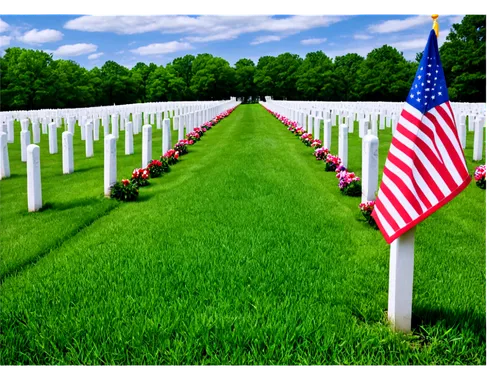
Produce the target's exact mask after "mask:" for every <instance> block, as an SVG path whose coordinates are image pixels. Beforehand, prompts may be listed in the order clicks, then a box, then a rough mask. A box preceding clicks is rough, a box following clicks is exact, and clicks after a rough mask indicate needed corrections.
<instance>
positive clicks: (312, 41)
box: [300, 38, 326, 46]
mask: <svg viewBox="0 0 500 375" xmlns="http://www.w3.org/2000/svg"><path fill="white" fill-rule="evenodd" d="M325 42H326V38H313V39H303V40H301V41H300V44H302V45H304V46H310V45H313V44H321V43H325Z"/></svg>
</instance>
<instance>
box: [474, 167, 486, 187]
mask: <svg viewBox="0 0 500 375" xmlns="http://www.w3.org/2000/svg"><path fill="white" fill-rule="evenodd" d="M474 180H476V185H477V186H479V187H480V188H481V189H486V165H480V166H478V167H476V170H475V171H474Z"/></svg>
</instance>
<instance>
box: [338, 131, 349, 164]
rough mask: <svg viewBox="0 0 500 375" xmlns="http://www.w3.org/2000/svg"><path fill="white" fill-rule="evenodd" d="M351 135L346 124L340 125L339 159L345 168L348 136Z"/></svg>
mask: <svg viewBox="0 0 500 375" xmlns="http://www.w3.org/2000/svg"><path fill="white" fill-rule="evenodd" d="M348 133H349V127H348V126H347V125H346V124H342V125H340V128H339V157H340V159H341V160H342V164H343V165H344V167H346V168H348V167H347V155H348V150H347V147H348V142H347V136H348Z"/></svg>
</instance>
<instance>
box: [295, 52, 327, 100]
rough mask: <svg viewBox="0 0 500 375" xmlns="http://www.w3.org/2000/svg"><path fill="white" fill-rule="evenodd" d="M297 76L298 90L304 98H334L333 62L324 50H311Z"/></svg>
mask: <svg viewBox="0 0 500 375" xmlns="http://www.w3.org/2000/svg"><path fill="white" fill-rule="evenodd" d="M297 76H298V79H297V91H298V92H299V94H300V95H301V96H302V98H303V99H305V100H332V98H334V96H335V86H334V80H333V63H332V59H331V58H330V57H328V56H327V55H325V53H324V52H323V51H317V52H309V53H308V54H307V55H306V58H305V59H304V61H303V62H302V65H301V66H300V68H299V69H298V71H297Z"/></svg>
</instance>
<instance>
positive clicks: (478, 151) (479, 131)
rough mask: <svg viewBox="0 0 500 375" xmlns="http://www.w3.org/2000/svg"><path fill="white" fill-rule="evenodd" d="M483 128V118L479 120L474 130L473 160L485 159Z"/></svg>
mask: <svg viewBox="0 0 500 375" xmlns="http://www.w3.org/2000/svg"><path fill="white" fill-rule="evenodd" d="M483 128H484V122H483V120H482V118H478V119H477V120H476V123H475V128H474V153H473V158H472V160H474V161H476V160H482V159H483Z"/></svg>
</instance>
